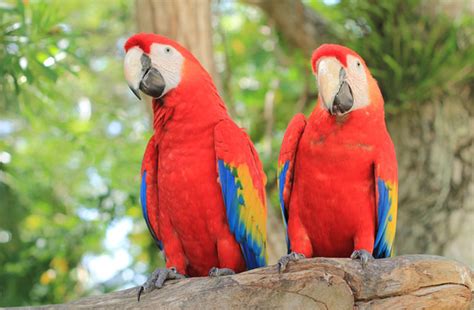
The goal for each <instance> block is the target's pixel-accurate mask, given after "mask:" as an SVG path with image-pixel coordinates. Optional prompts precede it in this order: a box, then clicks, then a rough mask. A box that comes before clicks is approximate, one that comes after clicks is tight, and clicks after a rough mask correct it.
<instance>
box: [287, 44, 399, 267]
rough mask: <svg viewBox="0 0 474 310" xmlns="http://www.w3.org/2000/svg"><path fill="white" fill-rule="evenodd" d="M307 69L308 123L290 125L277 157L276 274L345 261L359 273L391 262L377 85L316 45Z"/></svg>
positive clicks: (392, 191) (390, 197)
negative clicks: (281, 240)
mask: <svg viewBox="0 0 474 310" xmlns="http://www.w3.org/2000/svg"><path fill="white" fill-rule="evenodd" d="M311 63H312V69H313V72H314V74H315V76H316V80H317V85H318V89H319V97H318V102H317V106H316V107H315V109H314V110H313V112H312V113H311V116H310V117H309V118H308V119H306V118H305V117H304V115H303V114H297V115H296V116H295V117H294V118H293V119H292V121H291V122H290V124H289V126H288V128H287V130H286V133H285V136H284V138H283V144H282V147H281V151H280V157H279V175H278V183H279V192H280V204H281V209H282V213H283V218H284V221H285V224H286V225H287V226H286V227H287V243H288V244H287V245H288V253H289V254H288V255H286V256H283V257H282V258H281V259H280V261H279V263H278V268H279V270H280V271H281V270H284V269H285V268H286V265H287V264H288V262H289V261H292V260H297V259H299V258H302V257H316V256H326V257H352V258H354V259H360V260H361V261H362V263H363V265H365V264H366V263H367V262H368V260H370V259H372V258H373V257H376V258H383V257H389V256H391V255H392V254H393V241H394V238H395V227H396V219H397V197H398V194H397V182H398V181H397V160H396V157H395V149H394V146H393V143H392V140H391V139H390V135H389V133H388V132H387V129H386V126H385V117H384V101H383V98H382V94H381V92H380V89H379V87H378V85H377V82H376V80H375V79H374V78H373V77H372V75H371V73H370V71H369V69H368V68H367V66H366V64H365V62H364V60H363V59H362V58H361V57H360V56H359V55H358V54H357V53H355V52H354V51H352V50H350V49H349V48H346V47H344V46H340V45H334V44H324V45H322V46H321V47H319V48H318V49H317V50H316V51H315V52H314V53H313V56H312V61H311Z"/></svg>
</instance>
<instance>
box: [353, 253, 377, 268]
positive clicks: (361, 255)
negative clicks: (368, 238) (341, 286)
mask: <svg viewBox="0 0 474 310" xmlns="http://www.w3.org/2000/svg"><path fill="white" fill-rule="evenodd" d="M351 258H352V259H360V262H361V263H362V268H365V267H366V266H367V263H368V262H369V261H371V260H373V259H374V257H373V256H372V254H370V253H369V252H367V251H366V250H355V251H354V252H352V254H351Z"/></svg>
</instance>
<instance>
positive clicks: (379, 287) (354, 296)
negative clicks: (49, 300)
mask: <svg viewBox="0 0 474 310" xmlns="http://www.w3.org/2000/svg"><path fill="white" fill-rule="evenodd" d="M473 281H474V279H473V272H472V270H470V269H469V268H468V267H467V266H465V265H463V264H461V263H459V262H456V261H451V260H448V259H445V258H443V257H436V256H428V255H412V256H401V257H396V258H391V259H380V260H375V261H372V262H369V263H368V265H367V267H366V268H365V269H364V268H362V267H361V264H360V262H358V261H354V260H351V259H345V258H340V259H334V258H333V259H330V258H313V259H305V260H301V261H299V262H297V263H290V265H289V267H288V269H287V270H286V271H285V272H284V273H282V274H278V272H277V271H276V267H275V266H270V267H266V268H260V269H255V270H252V271H248V272H244V273H241V274H237V275H233V276H227V277H220V278H190V279H184V280H178V281H169V282H167V283H166V284H165V286H164V287H163V288H162V289H160V290H155V291H153V292H150V293H148V294H146V295H142V298H141V300H140V302H138V301H137V288H133V289H128V290H124V291H119V292H114V293H110V294H106V295H101V296H93V297H87V298H83V299H80V300H77V301H74V302H71V303H69V304H65V305H50V306H45V307H44V308H50V309H56V308H86V309H96V308H101V309H117V308H120V309H131V308H138V307H140V308H146V309H148V308H152V309H157V308H160V309H175V308H179V309H196V308H202V309H242V308H246V309H262V308H264V309H282V308H283V309H290V308H295V309H342V310H344V309H469V306H470V304H471V302H472V290H473Z"/></svg>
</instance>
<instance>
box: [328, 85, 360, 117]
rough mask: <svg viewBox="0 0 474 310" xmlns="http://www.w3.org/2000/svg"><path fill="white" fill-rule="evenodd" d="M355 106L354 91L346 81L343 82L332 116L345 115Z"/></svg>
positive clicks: (333, 105) (334, 103)
mask: <svg viewBox="0 0 474 310" xmlns="http://www.w3.org/2000/svg"><path fill="white" fill-rule="evenodd" d="M353 105H354V97H353V95H352V90H351V87H350V86H349V84H348V83H347V82H346V81H343V82H342V84H341V87H340V88H339V91H338V92H337V94H336V96H335V97H334V102H333V104H332V109H331V114H333V115H334V114H344V113H346V112H347V111H349V110H350V109H351V108H352V106H353Z"/></svg>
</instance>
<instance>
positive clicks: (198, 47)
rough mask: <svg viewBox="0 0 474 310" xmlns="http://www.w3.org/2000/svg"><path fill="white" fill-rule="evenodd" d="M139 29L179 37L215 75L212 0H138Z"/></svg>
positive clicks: (213, 75)
mask: <svg viewBox="0 0 474 310" xmlns="http://www.w3.org/2000/svg"><path fill="white" fill-rule="evenodd" d="M135 9H136V20H137V26H138V31H140V32H153V33H156V34H161V35H164V36H167V37H169V38H170V39H173V40H176V41H177V42H179V43H180V44H181V45H183V46H184V47H186V48H187V49H188V50H189V51H191V52H192V53H193V54H194V56H196V58H197V59H198V60H199V61H200V62H201V64H202V65H203V66H204V68H206V70H207V71H208V72H209V73H210V74H211V76H212V77H213V78H214V79H216V78H217V73H216V68H215V63H214V49H213V43H212V34H213V31H212V20H211V17H212V15H211V0H168V1H167V0H136V6H135Z"/></svg>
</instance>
